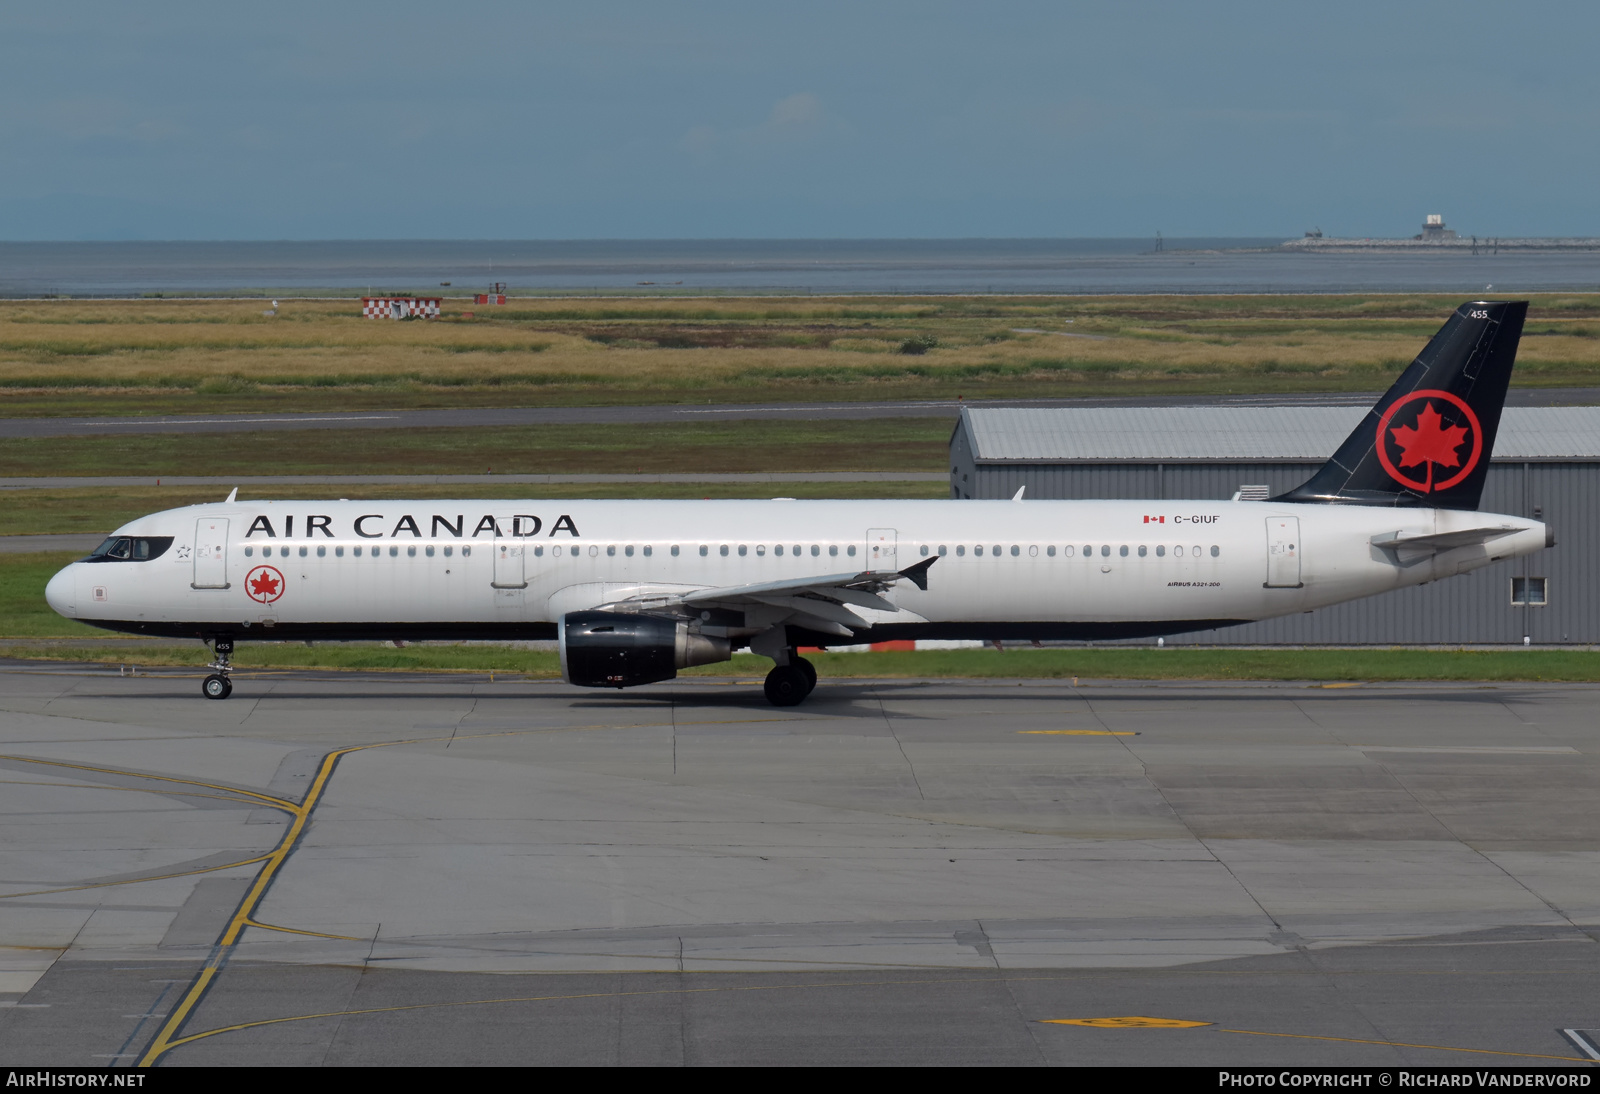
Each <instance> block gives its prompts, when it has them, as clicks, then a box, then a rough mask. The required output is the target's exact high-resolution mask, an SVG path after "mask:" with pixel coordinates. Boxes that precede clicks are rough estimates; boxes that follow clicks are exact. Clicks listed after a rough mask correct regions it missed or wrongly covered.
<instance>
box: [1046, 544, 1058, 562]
mask: <svg viewBox="0 0 1600 1094" xmlns="http://www.w3.org/2000/svg"><path fill="white" fill-rule="evenodd" d="M1044 553H1045V554H1047V555H1049V556H1050V557H1051V558H1055V557H1056V545H1055V544H1054V543H1052V544H1051V545H1050V546H1048V547H1046V548H1045V549H1044Z"/></svg>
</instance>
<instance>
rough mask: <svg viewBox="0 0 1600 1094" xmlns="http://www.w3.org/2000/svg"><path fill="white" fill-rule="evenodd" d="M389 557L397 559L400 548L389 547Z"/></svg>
mask: <svg viewBox="0 0 1600 1094" xmlns="http://www.w3.org/2000/svg"><path fill="white" fill-rule="evenodd" d="M389 557H390V558H399V557H400V548H399V547H396V546H390V548H389Z"/></svg>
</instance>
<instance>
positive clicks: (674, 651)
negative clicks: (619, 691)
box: [558, 612, 733, 688]
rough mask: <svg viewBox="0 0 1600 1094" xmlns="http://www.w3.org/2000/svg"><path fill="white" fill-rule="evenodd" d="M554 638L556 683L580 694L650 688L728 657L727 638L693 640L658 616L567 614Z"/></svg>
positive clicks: (683, 627) (679, 624)
mask: <svg viewBox="0 0 1600 1094" xmlns="http://www.w3.org/2000/svg"><path fill="white" fill-rule="evenodd" d="M558 634H559V643H560V647H561V679H563V680H565V681H566V682H567V683H569V684H576V685H577V686H579V687H583V688H631V687H635V686H637V685H639V684H653V683H655V682H656V681H658V680H671V679H672V678H673V677H674V676H677V675H678V670H679V669H686V668H688V667H689V666H690V665H709V664H712V663H714V662H717V661H726V660H728V658H729V657H731V656H733V650H732V648H731V646H730V644H729V642H728V640H727V639H726V638H711V637H708V636H707V635H703V634H692V633H690V631H689V624H687V623H685V622H683V621H682V620H678V619H670V618H667V617H666V616H660V615H633V614H631V613H627V612H569V613H568V614H566V615H564V616H562V617H561V625H560V627H559V629H558Z"/></svg>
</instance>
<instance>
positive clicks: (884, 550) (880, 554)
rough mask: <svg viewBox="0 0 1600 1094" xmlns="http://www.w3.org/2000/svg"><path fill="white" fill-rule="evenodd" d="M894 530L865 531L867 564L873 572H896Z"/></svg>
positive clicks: (869, 529) (871, 529)
mask: <svg viewBox="0 0 1600 1094" xmlns="http://www.w3.org/2000/svg"><path fill="white" fill-rule="evenodd" d="M896 557H897V552H896V550H895V530H894V529H893V528H868V529H867V562H868V564H869V565H870V566H871V567H872V569H874V570H898V569H899V568H900V564H899V563H898V562H896V561H895V559H896Z"/></svg>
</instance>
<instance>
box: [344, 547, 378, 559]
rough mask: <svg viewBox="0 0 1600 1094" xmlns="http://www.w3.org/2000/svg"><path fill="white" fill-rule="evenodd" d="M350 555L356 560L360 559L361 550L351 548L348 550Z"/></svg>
mask: <svg viewBox="0 0 1600 1094" xmlns="http://www.w3.org/2000/svg"><path fill="white" fill-rule="evenodd" d="M374 550H376V548H374ZM350 553H351V554H353V555H355V556H356V557H357V558H360V557H361V548H359V547H352V548H350Z"/></svg>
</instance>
